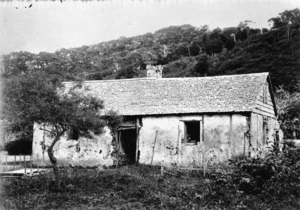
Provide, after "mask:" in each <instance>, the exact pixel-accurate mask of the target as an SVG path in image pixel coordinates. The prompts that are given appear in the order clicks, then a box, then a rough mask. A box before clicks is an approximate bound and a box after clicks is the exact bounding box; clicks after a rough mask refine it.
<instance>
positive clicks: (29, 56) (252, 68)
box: [3, 9, 300, 91]
mask: <svg viewBox="0 0 300 210" xmlns="http://www.w3.org/2000/svg"><path fill="white" fill-rule="evenodd" d="M299 16H300V10H299V9H294V10H289V11H284V12H283V13H280V14H279V16H278V17H274V18H270V20H269V21H270V22H271V23H272V24H273V26H272V27H271V29H270V30H268V29H256V28H250V27H249V24H250V23H251V21H244V22H240V23H239V24H238V25H237V26H235V27H228V28H224V29H220V28H215V29H209V27H208V26H206V25H205V26H202V27H200V28H197V27H193V26H191V25H182V26H170V27H167V28H163V29H160V30H158V31H156V32H154V33H147V34H144V35H140V36H135V37H128V38H127V37H121V38H119V39H117V40H112V41H108V42H102V43H100V44H96V45H91V46H82V47H79V48H73V49H61V50H58V51H56V52H55V53H46V52H41V53H39V54H33V53H29V52H14V53H11V54H9V55H5V56H4V57H3V63H4V69H5V75H6V76H7V77H10V76H12V75H22V74H25V73H26V72H28V71H29V70H32V69H38V70H40V69H43V70H45V71H47V72H48V73H49V74H51V75H52V74H55V75H59V76H61V77H62V78H64V79H65V80H76V79H78V78H82V79H90V80H93V79H96V80H99V79H115V78H117V79H120V78H132V77H141V76H144V75H145V71H144V70H145V67H146V64H154V65H157V64H160V65H164V68H165V71H164V76H165V77H182V76H201V75H203V72H204V74H208V75H218V74H240V73H251V72H270V73H271V79H272V83H273V85H274V86H275V87H279V86H280V85H284V87H285V88H288V89H289V90H291V91H298V90H299V84H298V80H299V79H300V73H299V71H298V69H299V67H300V61H299V59H298V58H299V56H300V54H299V52H300V51H299V49H300V36H299V35H300V31H299V25H300V20H299Z"/></svg>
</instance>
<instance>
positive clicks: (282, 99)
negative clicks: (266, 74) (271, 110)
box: [275, 87, 300, 139]
mask: <svg viewBox="0 0 300 210" xmlns="http://www.w3.org/2000/svg"><path fill="white" fill-rule="evenodd" d="M275 96H276V97H275V99H276V104H277V108H278V119H279V121H280V122H281V123H280V124H281V129H282V130H283V132H284V135H285V139H295V138H300V94H299V93H289V92H288V91H287V90H285V89H284V88H282V87H280V88H279V89H277V91H276V94H275Z"/></svg>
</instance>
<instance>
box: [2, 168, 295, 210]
mask: <svg viewBox="0 0 300 210" xmlns="http://www.w3.org/2000/svg"><path fill="white" fill-rule="evenodd" d="M60 172H61V182H62V183H61V186H62V188H61V190H60V191H57V190H56V189H54V188H53V186H54V185H53V182H51V177H52V173H49V174H43V175H39V176H35V177H23V178H20V179H3V178H2V185H1V188H2V189H1V204H2V208H4V209H224V208H226V209H299V208H300V202H298V200H297V199H296V200H295V199H293V198H282V199H272V198H266V196H263V194H259V193H258V194H256V195H255V194H247V193H245V192H243V191H238V190H236V189H235V188H234V186H232V187H231V186H230V185H224V183H223V184H222V182H220V183H221V184H216V183H217V182H216V180H215V179H216V177H214V176H213V175H212V174H208V175H206V176H205V177H204V176H203V172H202V171H191V170H187V171H182V170H165V171H164V173H163V175H162V174H161V168H160V167H157V166H156V167H155V166H147V165H130V166H122V167H120V168H117V169H114V168H110V169H97V168H93V169H86V168H63V169H61V170H60ZM218 179H220V177H219V178H218ZM2 208H1V206H0V209H2Z"/></svg>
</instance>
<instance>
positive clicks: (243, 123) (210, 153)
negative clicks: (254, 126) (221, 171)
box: [204, 114, 248, 162]
mask: <svg viewBox="0 0 300 210" xmlns="http://www.w3.org/2000/svg"><path fill="white" fill-rule="evenodd" d="M247 129H248V127H247V120H246V116H244V115H240V114H232V115H231V114H226V115H204V145H205V158H206V160H208V159H211V160H212V161H216V162H218V161H224V160H227V159H229V158H231V157H233V156H240V155H244V154H245V152H246V149H247V148H246V142H245V138H244V134H245V133H246V132H247Z"/></svg>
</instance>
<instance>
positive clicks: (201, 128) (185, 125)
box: [181, 119, 204, 145]
mask: <svg viewBox="0 0 300 210" xmlns="http://www.w3.org/2000/svg"><path fill="white" fill-rule="evenodd" d="M181 122H182V123H183V129H184V130H183V136H182V137H183V138H182V139H181V144H184V145H198V144H200V143H202V142H203V141H204V140H203V139H204V138H203V134H204V133H203V127H204V126H203V124H204V123H203V122H204V121H203V119H202V120H181ZM188 122H199V141H196V142H195V143H194V142H187V124H186V123H188Z"/></svg>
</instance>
